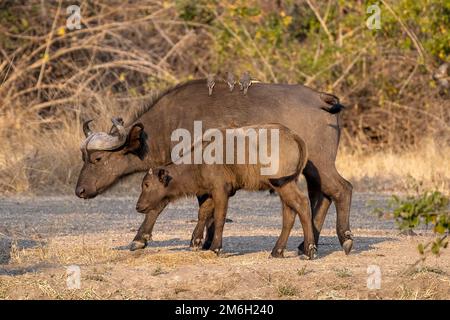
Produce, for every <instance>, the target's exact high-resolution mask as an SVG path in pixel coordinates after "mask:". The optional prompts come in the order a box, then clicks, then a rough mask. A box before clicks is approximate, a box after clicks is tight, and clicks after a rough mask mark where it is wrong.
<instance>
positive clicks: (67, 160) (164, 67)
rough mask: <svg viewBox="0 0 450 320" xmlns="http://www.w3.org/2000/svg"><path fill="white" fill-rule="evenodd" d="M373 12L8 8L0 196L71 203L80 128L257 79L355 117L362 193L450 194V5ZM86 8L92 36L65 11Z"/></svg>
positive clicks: (263, 5)
mask: <svg viewBox="0 0 450 320" xmlns="http://www.w3.org/2000/svg"><path fill="white" fill-rule="evenodd" d="M371 3H372V1H318V0H297V1H293V0H278V1H269V0H264V1H254V0H250V1H243V0H242V1H241V0H236V1H231V0H221V1H217V0H212V1H205V0H201V1H194V0H173V1H151V0H147V1H122V0H120V1H119V0H98V1H41V0H26V1H25V0H23V1H9V0H0V141H1V148H0V193H3V194H11V193H40V192H41V193H42V192H44V193H51V192H63V193H65V192H67V193H72V192H73V188H74V184H75V181H76V178H77V175H78V172H79V169H80V166H81V164H82V162H81V154H80V152H79V144H80V142H81V140H82V137H83V136H82V132H81V131H82V130H81V128H80V123H81V122H82V121H83V120H85V119H87V118H94V119H96V122H95V127H96V129H106V128H107V127H108V122H109V118H110V117H111V115H121V116H123V117H125V118H127V117H128V118H129V116H130V115H132V114H133V113H135V112H136V111H138V110H139V109H140V108H142V106H143V105H144V104H145V103H148V102H149V101H151V99H152V97H153V96H154V95H155V94H156V93H157V92H159V91H160V90H162V89H163V88H165V87H168V86H171V85H174V84H176V83H178V82H181V81H185V80H188V79H192V78H199V77H204V76H205V75H206V74H207V73H209V72H215V73H219V74H220V73H225V72H227V71H228V70H232V71H234V72H235V73H241V72H243V71H244V70H250V72H251V74H252V75H253V77H254V78H256V79H258V80H260V81H264V82H279V83H304V84H306V85H308V86H311V87H313V88H316V89H318V90H324V91H328V92H333V93H334V94H336V95H338V96H339V97H340V98H341V101H342V102H343V103H344V104H345V105H346V106H348V109H347V110H346V111H345V112H344V113H343V117H342V125H343V134H342V142H341V146H340V154H339V158H338V165H337V166H338V169H339V170H340V171H341V173H342V174H343V175H344V176H345V177H346V178H348V179H350V180H351V181H352V182H354V183H355V184H356V186H357V187H359V188H366V189H371V190H373V189H408V188H409V186H410V185H411V182H412V183H413V184H414V183H417V182H419V183H422V184H423V187H426V188H438V189H440V190H443V191H446V192H448V191H449V190H450V186H449V184H450V166H449V163H450V146H449V144H450V126H449V123H450V103H449V93H448V91H446V90H445V89H444V88H442V87H439V86H438V85H437V84H436V83H435V82H434V81H433V79H432V74H433V72H435V70H436V69H437V67H438V66H439V65H440V64H442V63H443V62H446V61H448V57H449V53H450V34H449V30H448V28H449V25H450V4H449V3H448V2H445V1H440V0H420V1H413V0H398V1H392V0H389V1H388V0H381V1H379V2H378V3H379V5H380V7H381V10H382V11H381V19H382V21H381V29H380V30H369V29H368V28H367V27H366V24H365V23H366V19H367V18H368V17H369V14H367V13H366V9H367V6H368V5H370V4H371ZM72 4H78V5H80V7H81V15H82V19H81V25H82V28H81V29H80V30H68V29H67V28H66V20H67V18H68V14H67V12H66V8H67V7H68V6H69V5H72Z"/></svg>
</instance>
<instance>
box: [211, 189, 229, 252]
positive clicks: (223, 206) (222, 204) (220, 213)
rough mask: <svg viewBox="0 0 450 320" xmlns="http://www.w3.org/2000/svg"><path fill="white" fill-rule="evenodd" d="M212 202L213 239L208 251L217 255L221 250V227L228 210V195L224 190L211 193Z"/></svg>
mask: <svg viewBox="0 0 450 320" xmlns="http://www.w3.org/2000/svg"><path fill="white" fill-rule="evenodd" d="M213 200H214V237H213V241H212V243H211V247H210V250H212V251H214V252H215V253H216V254H217V255H218V254H219V253H220V250H221V249H222V237H223V227H224V225H225V217H226V214H227V208H228V193H227V192H226V191H225V190H217V191H215V192H214V193H213Z"/></svg>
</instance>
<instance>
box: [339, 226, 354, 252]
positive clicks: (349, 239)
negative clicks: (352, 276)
mask: <svg viewBox="0 0 450 320" xmlns="http://www.w3.org/2000/svg"><path fill="white" fill-rule="evenodd" d="M344 235H345V240H344V242H342V249H344V252H345V254H346V255H348V254H349V253H350V251H351V250H352V247H353V235H352V232H351V231H350V230H347V231H345V234H344Z"/></svg>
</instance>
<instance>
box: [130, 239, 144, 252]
mask: <svg viewBox="0 0 450 320" xmlns="http://www.w3.org/2000/svg"><path fill="white" fill-rule="evenodd" d="M146 246H147V241H145V242H143V241H136V240H134V241H133V242H131V244H130V251H136V250H139V249H144V248H145V247H146Z"/></svg>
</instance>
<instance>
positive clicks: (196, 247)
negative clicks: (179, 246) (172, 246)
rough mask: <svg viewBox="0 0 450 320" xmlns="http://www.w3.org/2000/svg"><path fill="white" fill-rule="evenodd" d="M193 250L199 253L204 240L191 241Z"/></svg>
mask: <svg viewBox="0 0 450 320" xmlns="http://www.w3.org/2000/svg"><path fill="white" fill-rule="evenodd" d="M191 248H192V250H194V251H198V250H200V249H201V248H202V239H195V240H193V241H191Z"/></svg>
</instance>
